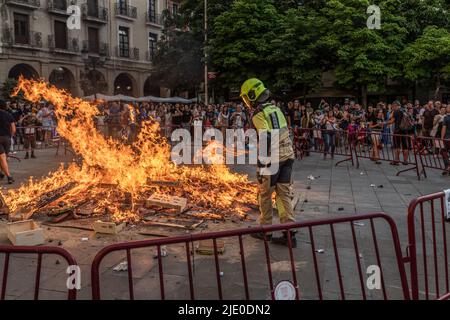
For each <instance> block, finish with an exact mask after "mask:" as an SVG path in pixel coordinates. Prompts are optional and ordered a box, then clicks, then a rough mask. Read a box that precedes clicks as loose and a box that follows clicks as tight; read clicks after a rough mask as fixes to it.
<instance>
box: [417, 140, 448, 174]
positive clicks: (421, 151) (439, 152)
mask: <svg viewBox="0 0 450 320" xmlns="http://www.w3.org/2000/svg"><path fill="white" fill-rule="evenodd" d="M416 140H417V154H418V157H419V158H420V163H421V165H422V167H423V168H424V174H425V176H426V172H425V168H429V169H437V170H441V171H447V169H448V168H449V151H450V150H449V149H450V140H443V139H440V138H430V137H417V138H416Z"/></svg>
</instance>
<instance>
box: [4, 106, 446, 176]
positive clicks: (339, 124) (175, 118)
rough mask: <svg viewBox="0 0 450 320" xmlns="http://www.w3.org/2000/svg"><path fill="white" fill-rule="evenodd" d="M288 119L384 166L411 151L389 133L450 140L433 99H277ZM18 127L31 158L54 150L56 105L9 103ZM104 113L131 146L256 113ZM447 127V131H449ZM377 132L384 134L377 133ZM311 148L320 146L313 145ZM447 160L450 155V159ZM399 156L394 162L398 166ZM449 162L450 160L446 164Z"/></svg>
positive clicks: (105, 109) (108, 131)
mask: <svg viewBox="0 0 450 320" xmlns="http://www.w3.org/2000/svg"><path fill="white" fill-rule="evenodd" d="M272 103H274V104H276V105H277V106H278V107H280V108H281V110H282V111H283V112H284V114H285V115H286V118H287V121H288V125H289V127H290V128H291V129H292V130H297V131H298V130H300V131H302V130H303V131H306V130H320V131H321V133H320V137H318V136H316V138H320V139H321V140H322V142H323V145H324V146H323V151H324V157H325V158H326V156H327V154H330V155H331V157H333V156H334V150H335V148H336V143H338V141H337V139H336V138H335V134H336V132H345V133H346V136H347V137H348V140H349V142H353V140H354V141H355V142H357V141H358V140H363V139H367V137H369V140H370V144H371V145H372V146H373V148H372V152H373V155H372V160H374V161H375V162H376V163H379V161H378V160H379V159H378V158H379V155H378V149H379V147H380V146H382V145H383V146H385V145H388V144H391V145H392V147H393V148H394V149H395V150H396V153H397V154H398V153H400V152H403V158H404V161H403V162H405V164H406V158H407V153H408V150H409V149H411V146H410V145H408V142H407V140H406V139H404V138H401V137H399V138H394V139H390V138H389V134H396V135H415V136H421V137H428V138H436V139H440V140H442V141H443V146H442V145H441V147H440V148H437V149H440V150H441V151H442V150H448V148H447V142H446V141H447V140H448V139H450V127H449V125H450V105H446V104H444V103H441V102H440V101H428V102H427V103H426V104H421V103H420V101H418V100H416V101H415V102H414V103H412V102H410V101H406V100H404V101H402V103H400V102H398V101H395V102H393V103H385V102H379V103H377V104H376V105H372V104H369V105H368V106H367V107H366V108H365V107H363V106H361V105H360V104H358V103H357V102H355V101H351V100H350V99H346V100H345V101H344V102H343V103H342V104H334V105H330V104H328V103H327V101H326V100H325V99H324V100H322V101H321V102H320V104H319V105H316V106H313V105H311V103H310V102H306V103H302V102H301V101H300V100H294V101H289V102H287V103H283V102H278V101H272ZM7 110H9V112H10V114H11V115H12V117H13V119H14V121H15V123H16V125H17V127H18V129H17V134H16V136H15V137H14V138H13V150H14V145H23V146H24V149H25V150H26V151H27V152H26V158H28V157H29V156H30V155H29V152H30V154H31V157H35V154H34V152H33V150H34V149H35V148H36V145H41V146H49V145H51V144H52V139H53V138H54V136H55V135H57V132H56V130H55V126H56V118H55V114H54V107H53V106H52V105H51V104H49V103H28V102H20V101H10V102H9V103H8V108H7ZM99 110H100V113H99V114H98V115H97V116H96V119H95V121H96V124H97V126H98V129H99V130H100V131H101V132H103V133H104V134H105V135H106V136H108V137H113V138H115V139H123V140H125V141H128V142H132V141H134V140H135V139H136V137H137V134H138V132H139V126H140V123H142V121H145V120H152V121H156V122H159V123H160V124H161V128H162V130H163V134H164V135H166V136H167V137H170V135H171V132H172V131H173V130H174V129H176V128H191V127H192V126H203V127H204V128H208V127H215V128H218V129H220V130H222V131H225V130H226V129H228V128H234V129H240V128H243V129H245V128H250V127H251V126H252V124H251V118H252V116H253V112H254V110H249V109H248V108H244V107H243V105H242V104H240V103H236V102H229V103H223V104H210V105H208V106H206V105H203V104H190V105H187V104H186V105H183V104H157V103H147V102H144V103H121V102H108V103H100V104H99ZM447 128H448V129H447ZM374 133H380V135H375V134H374ZM312 140H313V138H311V141H310V142H311V144H312V147H314V145H316V144H317V143H316V142H315V141H312ZM445 159H446V161H447V159H448V157H445ZM399 163H400V159H399V157H398V156H397V157H396V159H395V160H394V161H393V162H392V163H391V164H392V165H399ZM447 163H448V162H447ZM449 169H450V168H449Z"/></svg>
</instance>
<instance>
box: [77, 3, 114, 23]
mask: <svg viewBox="0 0 450 320" xmlns="http://www.w3.org/2000/svg"><path fill="white" fill-rule="evenodd" d="M82 13H83V19H84V20H87V21H90V22H98V23H107V22H108V9H107V8H104V7H100V6H97V7H91V6H89V5H88V4H87V3H86V4H83V6H82Z"/></svg>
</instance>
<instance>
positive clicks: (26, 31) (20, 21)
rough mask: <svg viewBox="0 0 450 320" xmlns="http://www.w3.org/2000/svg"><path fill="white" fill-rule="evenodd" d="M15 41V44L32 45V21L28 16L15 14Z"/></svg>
mask: <svg viewBox="0 0 450 320" xmlns="http://www.w3.org/2000/svg"><path fill="white" fill-rule="evenodd" d="M14 40H15V43H19V44H29V43H30V19H29V16H28V15H26V14H20V13H14Z"/></svg>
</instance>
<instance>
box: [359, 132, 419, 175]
mask: <svg viewBox="0 0 450 320" xmlns="http://www.w3.org/2000/svg"><path fill="white" fill-rule="evenodd" d="M358 137H359V139H357V141H356V143H355V147H354V150H355V156H356V159H357V163H358V167H359V159H370V160H372V161H387V162H390V163H392V164H394V163H395V164H397V165H408V166H409V167H408V168H406V169H404V170H400V171H399V172H398V173H397V176H399V175H400V174H402V173H404V172H407V171H412V170H415V171H416V174H417V178H418V179H419V180H420V177H421V173H420V169H419V163H418V161H417V148H416V140H415V137H414V136H413V135H401V134H389V133H382V132H376V131H371V132H367V133H364V134H363V135H361V134H360V135H359V136H358ZM396 150H397V152H398V154H396ZM405 154H406V156H405ZM402 160H403V161H402Z"/></svg>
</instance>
